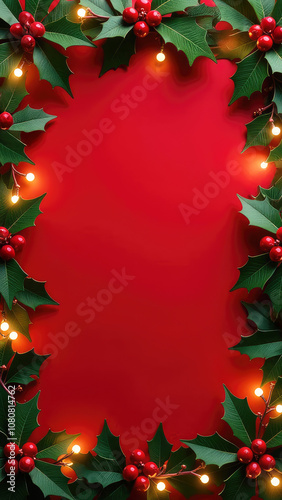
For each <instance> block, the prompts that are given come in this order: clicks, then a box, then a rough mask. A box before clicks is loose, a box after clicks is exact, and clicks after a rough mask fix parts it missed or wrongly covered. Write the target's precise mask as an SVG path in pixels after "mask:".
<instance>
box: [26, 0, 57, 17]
mask: <svg viewBox="0 0 282 500" xmlns="http://www.w3.org/2000/svg"><path fill="white" fill-rule="evenodd" d="M50 5H51V2H50V0H25V10H27V12H30V13H31V14H32V15H33V17H34V19H35V20H36V21H41V20H42V19H43V17H45V16H47V14H48V10H49V7H50Z"/></svg>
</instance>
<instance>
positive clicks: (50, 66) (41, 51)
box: [33, 39, 72, 96]
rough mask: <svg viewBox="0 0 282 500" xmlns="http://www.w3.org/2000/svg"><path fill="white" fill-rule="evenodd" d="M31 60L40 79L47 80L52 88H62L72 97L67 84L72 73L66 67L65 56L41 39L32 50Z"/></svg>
mask: <svg viewBox="0 0 282 500" xmlns="http://www.w3.org/2000/svg"><path fill="white" fill-rule="evenodd" d="M33 60H34V63H35V64H36V66H37V68H38V71H39V75H40V78H41V79H43V80H47V81H48V82H49V83H51V85H52V87H53V88H54V87H57V86H58V87H62V88H63V89H65V90H66V91H67V92H68V93H69V94H70V95H71V96H72V92H71V89H70V84H69V76H70V75H71V74H72V72H71V71H70V69H69V67H68V65H67V58H66V56H64V55H63V54H61V53H60V52H58V51H57V50H56V49H55V48H54V47H52V45H50V44H49V43H48V42H46V41H44V40H43V39H41V40H40V41H39V40H38V41H37V44H36V46H35V48H34V52H33Z"/></svg>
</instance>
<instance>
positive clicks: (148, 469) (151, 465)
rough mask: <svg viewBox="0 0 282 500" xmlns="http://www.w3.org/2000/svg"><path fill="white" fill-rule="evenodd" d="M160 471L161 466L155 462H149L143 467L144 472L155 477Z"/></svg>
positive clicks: (145, 474)
mask: <svg viewBox="0 0 282 500" xmlns="http://www.w3.org/2000/svg"><path fill="white" fill-rule="evenodd" d="M158 472H159V468H158V466H157V464H155V462H147V463H146V464H145V465H144V467H143V474H144V476H147V477H154V476H156V475H157V473H158Z"/></svg>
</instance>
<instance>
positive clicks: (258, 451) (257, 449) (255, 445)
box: [252, 249, 282, 455]
mask: <svg viewBox="0 0 282 500" xmlns="http://www.w3.org/2000/svg"><path fill="white" fill-rule="evenodd" d="M281 250H282V249H281ZM252 450H253V452H254V454H255V455H264V453H265V452H266V444H265V442H264V441H263V440H262V439H255V440H254V441H253V442H252Z"/></svg>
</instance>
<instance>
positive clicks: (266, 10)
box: [248, 0, 275, 19]
mask: <svg viewBox="0 0 282 500" xmlns="http://www.w3.org/2000/svg"><path fill="white" fill-rule="evenodd" d="M248 2H249V3H250V4H251V6H252V7H253V8H254V11H255V13H256V15H257V16H258V19H262V18H263V17H267V16H270V14H271V12H272V11H273V7H274V5H275V0H248Z"/></svg>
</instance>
